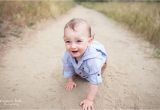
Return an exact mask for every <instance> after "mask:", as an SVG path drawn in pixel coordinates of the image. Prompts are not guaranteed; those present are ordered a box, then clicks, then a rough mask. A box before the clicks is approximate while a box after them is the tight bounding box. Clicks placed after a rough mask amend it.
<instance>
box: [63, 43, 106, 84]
mask: <svg viewBox="0 0 160 110" xmlns="http://www.w3.org/2000/svg"><path fill="white" fill-rule="evenodd" d="M106 59H107V53H106V51H105V48H104V46H103V45H102V44H100V43H99V42H97V41H93V43H92V44H91V45H90V46H89V47H88V48H87V49H86V50H85V53H84V54H83V56H82V58H81V59H80V60H79V61H78V63H76V60H75V58H74V57H72V56H71V54H70V53H69V52H67V51H66V52H65V54H64V57H63V75H64V77H65V78H69V77H71V76H73V75H74V74H78V75H79V76H81V77H82V78H85V79H86V80H88V81H89V82H90V83H91V84H99V83H102V77H101V68H102V66H103V64H104V63H105V62H106Z"/></svg>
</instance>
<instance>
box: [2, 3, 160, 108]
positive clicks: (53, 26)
mask: <svg viewBox="0 0 160 110" xmlns="http://www.w3.org/2000/svg"><path fill="white" fill-rule="evenodd" d="M73 17H81V18H84V19H86V20H87V21H88V22H89V23H90V24H91V25H92V28H93V31H94V32H95V35H96V36H95V39H96V40H98V41H100V42H102V43H103V44H104V45H105V48H106V49H107V52H108V54H109V67H108V71H107V75H106V76H105V77H104V79H103V84H102V85H101V86H100V90H99V92H98V94H97V97H96V100H95V108H96V109H99V110H103V109H105V110H106V109H160V60H158V59H155V58H153V57H152V56H151V53H152V48H151V46H150V45H149V44H148V43H146V42H144V41H142V40H140V39H137V38H136V37H133V36H134V35H133V34H132V33H131V32H129V31H127V30H126V29H124V28H122V27H121V26H120V25H118V24H116V23H115V22H113V21H111V20H110V19H108V18H106V17H105V16H104V15H102V14H100V13H98V12H95V11H93V10H89V9H86V8H83V7H80V6H77V7H76V8H74V9H73V10H71V11H70V12H69V13H67V14H66V15H64V16H62V17H60V18H59V19H57V20H55V21H47V22H46V23H45V24H41V25H39V26H38V28H37V29H36V31H32V32H28V33H27V34H26V35H25V36H26V37H25V39H23V40H20V41H19V42H17V44H15V42H14V43H13V44H12V45H11V47H10V48H8V49H7V51H6V52H5V55H3V56H2V55H1V57H0V58H1V61H0V109H3V108H8V109H9V108H14V109H22V108H23V109H64V110H69V109H80V106H79V102H80V101H81V100H82V99H83V98H84V97H85V89H86V82H82V81H77V83H78V87H77V88H76V89H74V90H73V91H72V92H67V91H65V90H64V88H63V86H64V82H65V80H64V78H63V75H62V62H61V58H62V55H63V52H64V49H65V48H64V45H63V39H62V36H63V27H64V25H65V23H66V22H67V21H68V20H70V19H71V18H73ZM1 53H2V52H1Z"/></svg>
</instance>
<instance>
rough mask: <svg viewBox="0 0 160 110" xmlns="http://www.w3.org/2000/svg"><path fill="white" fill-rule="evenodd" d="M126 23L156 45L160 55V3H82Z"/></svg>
mask: <svg viewBox="0 0 160 110" xmlns="http://www.w3.org/2000/svg"><path fill="white" fill-rule="evenodd" d="M81 4H82V5H83V6H86V7H88V8H93V9H96V10H97V11H100V12H102V13H104V14H105V15H106V16H108V17H110V18H112V19H114V20H116V21H118V22H120V23H123V24H125V25H126V26H127V27H129V29H131V30H132V31H134V32H135V33H137V34H140V36H141V37H143V38H144V39H146V40H148V41H149V42H150V43H152V44H154V45H155V46H156V48H157V49H156V53H158V54H159V55H160V3H154V2H148V3H147V2H146V3H145V2H142V3H141V2H108V3H100V2H99V3H95V2H90V3H86V2H85V3H81Z"/></svg>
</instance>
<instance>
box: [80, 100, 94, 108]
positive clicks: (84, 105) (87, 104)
mask: <svg viewBox="0 0 160 110" xmlns="http://www.w3.org/2000/svg"><path fill="white" fill-rule="evenodd" d="M80 105H81V106H82V110H94V107H93V101H91V100H88V99H84V100H83V101H82V102H81V103H80Z"/></svg>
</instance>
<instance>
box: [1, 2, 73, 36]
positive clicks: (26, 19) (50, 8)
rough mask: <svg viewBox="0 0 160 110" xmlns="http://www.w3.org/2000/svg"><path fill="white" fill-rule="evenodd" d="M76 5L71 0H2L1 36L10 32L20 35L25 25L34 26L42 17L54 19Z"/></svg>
mask: <svg viewBox="0 0 160 110" xmlns="http://www.w3.org/2000/svg"><path fill="white" fill-rule="evenodd" d="M74 5H75V3H74V2H71V1H70V2H54V1H8V2H7V1H0V38H3V37H6V36H8V33H12V34H13V33H14V34H13V35H15V36H16V35H17V36H18V34H19V33H21V30H22V28H23V27H25V26H29V27H30V26H33V25H34V24H35V23H37V22H38V21H41V20H42V19H48V18H53V19H54V18H56V17H58V16H59V15H61V14H63V13H65V12H67V11H68V10H69V9H71V8H72V7H74ZM62 7H63V8H62Z"/></svg>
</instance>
